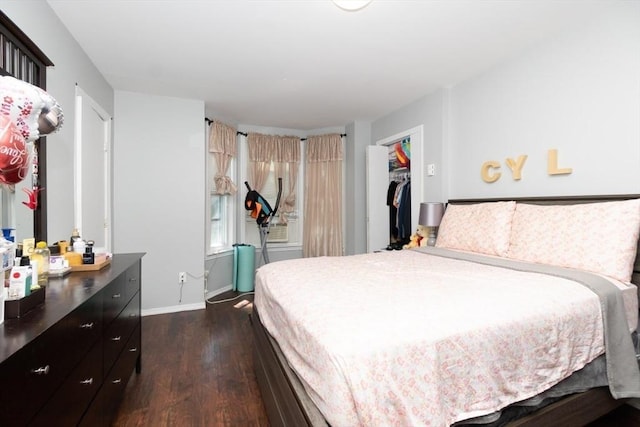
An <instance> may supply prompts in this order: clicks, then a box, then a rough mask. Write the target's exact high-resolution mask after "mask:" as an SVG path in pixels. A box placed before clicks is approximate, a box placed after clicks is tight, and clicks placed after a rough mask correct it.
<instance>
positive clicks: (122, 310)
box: [0, 253, 144, 427]
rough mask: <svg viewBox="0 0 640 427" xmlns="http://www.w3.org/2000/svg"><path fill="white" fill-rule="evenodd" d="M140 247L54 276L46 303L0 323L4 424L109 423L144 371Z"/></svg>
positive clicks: (0, 394)
mask: <svg viewBox="0 0 640 427" xmlns="http://www.w3.org/2000/svg"><path fill="white" fill-rule="evenodd" d="M143 255H144V254H142V253H132V254H116V255H114V256H113V259H112V260H111V264H110V265H109V266H107V267H105V268H103V269H102V270H100V271H92V272H74V273H71V274H69V275H67V276H65V277H64V278H58V279H55V278H54V279H50V280H49V285H48V286H47V288H46V299H45V303H44V304H42V305H40V306H38V307H36V308H34V309H33V310H31V311H29V312H28V313H27V314H26V315H24V316H22V317H21V318H18V319H9V320H6V321H5V322H4V324H3V325H0V405H1V407H2V408H1V409H0V426H22V425H34V426H45V425H46V426H65V427H67V426H75V425H81V426H92V427H93V426H108V425H110V424H111V417H112V416H113V415H114V414H115V413H116V409H117V407H118V405H119V404H120V399H121V397H122V395H123V392H124V389H125V387H126V384H127V381H128V380H129V378H130V376H131V374H132V372H133V370H134V368H135V370H136V372H138V373H139V372H140V369H141V364H140V358H141V349H140V338H141V337H140V294H141V291H140V288H141V279H142V277H141V265H142V257H143Z"/></svg>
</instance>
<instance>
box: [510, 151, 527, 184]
mask: <svg viewBox="0 0 640 427" xmlns="http://www.w3.org/2000/svg"><path fill="white" fill-rule="evenodd" d="M526 160H527V155H526V154H523V155H521V156H518V160H513V159H512V158H510V157H507V166H509V169H511V174H512V175H513V179H514V180H515V181H520V179H522V167H523V166H524V162H525V161H526Z"/></svg>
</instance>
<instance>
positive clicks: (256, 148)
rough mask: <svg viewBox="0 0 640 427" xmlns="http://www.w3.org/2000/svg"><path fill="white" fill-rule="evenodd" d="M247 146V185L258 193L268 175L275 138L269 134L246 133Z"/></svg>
mask: <svg viewBox="0 0 640 427" xmlns="http://www.w3.org/2000/svg"><path fill="white" fill-rule="evenodd" d="M247 146H248V147H249V179H248V181H249V185H250V186H251V188H252V189H254V190H256V191H257V192H258V193H259V192H260V191H261V190H262V187H264V183H265V182H266V181H267V177H268V176H269V168H270V167H271V158H272V156H273V153H274V151H275V146H276V144H275V139H274V138H273V136H271V135H262V134H260V133H253V132H250V133H249V134H248V135H247Z"/></svg>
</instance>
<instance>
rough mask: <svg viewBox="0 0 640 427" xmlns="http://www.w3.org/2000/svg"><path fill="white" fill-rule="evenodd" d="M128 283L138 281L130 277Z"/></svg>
mask: <svg viewBox="0 0 640 427" xmlns="http://www.w3.org/2000/svg"><path fill="white" fill-rule="evenodd" d="M129 281H130V282H137V281H138V279H136V278H135V277H130V278H129Z"/></svg>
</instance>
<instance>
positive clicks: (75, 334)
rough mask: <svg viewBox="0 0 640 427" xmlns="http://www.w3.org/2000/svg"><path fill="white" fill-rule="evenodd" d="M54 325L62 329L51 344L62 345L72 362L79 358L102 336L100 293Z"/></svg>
mask: <svg viewBox="0 0 640 427" xmlns="http://www.w3.org/2000/svg"><path fill="white" fill-rule="evenodd" d="M56 327H58V328H60V327H61V328H62V329H63V331H61V332H60V333H58V334H57V336H58V337H59V340H60V341H59V342H57V343H53V344H54V345H55V344H57V345H58V348H59V346H60V345H61V344H62V345H64V347H65V349H67V351H68V353H67V357H70V358H71V359H72V360H73V361H74V362H75V361H78V360H80V359H81V358H82V357H84V355H85V354H86V353H87V351H89V349H90V348H91V347H92V346H93V345H94V344H95V343H96V342H97V341H100V340H101V338H102V294H100V293H99V294H98V295H95V296H94V297H93V298H91V299H90V300H88V301H87V302H86V303H84V304H82V305H81V306H80V307H78V308H76V309H75V310H74V311H72V312H71V313H70V314H69V315H68V316H67V317H65V318H64V319H63V320H62V321H60V322H59V323H58V324H57V325H56Z"/></svg>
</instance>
